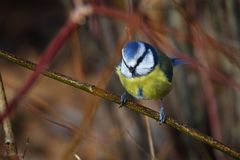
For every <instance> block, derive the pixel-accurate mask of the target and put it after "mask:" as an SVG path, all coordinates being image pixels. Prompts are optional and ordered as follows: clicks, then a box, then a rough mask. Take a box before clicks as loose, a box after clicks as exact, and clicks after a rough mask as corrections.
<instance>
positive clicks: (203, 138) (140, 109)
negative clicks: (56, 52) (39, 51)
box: [0, 51, 240, 159]
mask: <svg viewBox="0 0 240 160" xmlns="http://www.w3.org/2000/svg"><path fill="white" fill-rule="evenodd" d="M0 57H2V58H4V59H7V60H9V61H11V62H13V63H16V64H18V65H20V66H22V67H24V68H27V69H30V70H34V68H35V66H36V64H34V63H32V62H29V61H27V60H24V59H20V58H17V57H15V56H14V55H11V54H8V53H6V52H3V51H0ZM42 74H43V75H45V76H46V77H49V78H51V79H54V80H57V81H59V82H62V83H65V84H67V85H70V86H73V87H74V88H78V89H80V90H83V91H85V92H88V93H90V94H92V95H95V96H98V97H101V98H103V99H105V100H109V101H111V102H114V103H118V104H120V97H119V96H117V95H114V94H111V93H109V92H107V91H105V90H102V89H100V88H98V87H96V86H94V85H92V84H88V83H83V82H80V81H77V80H74V79H72V78H71V77H67V76H65V75H62V74H60V73H55V72H51V71H45V72H43V73H42ZM125 107H126V108H128V109H130V110H132V111H134V112H137V113H139V114H142V115H145V116H148V117H150V118H152V119H155V120H157V121H158V120H159V113H158V112H156V111H154V110H152V109H150V108H147V107H145V106H142V105H140V104H137V103H133V102H127V103H126V105H125ZM165 124H166V125H168V126H170V127H172V128H175V129H177V130H178V131H179V132H181V133H184V134H186V135H187V136H190V137H192V138H194V139H196V140H198V141H200V142H202V143H205V144H207V145H209V146H211V147H213V148H215V149H217V150H220V151H222V152H224V153H226V154H227V155H229V156H231V157H233V158H238V159H240V153H238V152H236V151H234V150H233V149H231V148H229V147H228V146H226V145H225V144H223V143H221V142H219V141H217V140H215V139H213V138H212V137H209V136H207V135H204V134H203V133H200V132H198V131H196V130H194V129H193V128H190V127H188V126H186V125H184V124H180V123H178V122H177V121H175V120H174V119H173V118H171V117H166V121H165Z"/></svg>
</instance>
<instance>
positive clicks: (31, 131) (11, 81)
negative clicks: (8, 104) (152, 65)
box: [0, 0, 240, 160]
mask: <svg viewBox="0 0 240 160" xmlns="http://www.w3.org/2000/svg"><path fill="white" fill-rule="evenodd" d="M89 2H90V1H87V2H86V3H89ZM91 3H95V4H97V5H102V6H105V7H107V8H110V9H113V10H119V11H121V12H122V14H126V15H128V16H129V17H130V16H131V15H133V14H136V15H138V16H139V17H141V18H142V20H143V21H144V22H146V23H147V24H149V25H150V26H151V27H148V28H147V29H148V30H150V31H151V32H152V35H147V33H148V32H144V31H143V29H142V28H140V27H138V25H134V24H131V23H130V22H129V23H126V22H124V21H122V20H120V19H119V18H118V17H117V16H116V17H114V16H112V17H109V16H111V15H107V16H105V15H101V14H99V13H96V14H94V15H92V16H90V17H88V18H86V20H85V22H84V24H82V25H79V26H78V27H77V28H76V29H75V31H74V33H73V34H72V35H71V37H70V38H69V40H68V41H67V42H66V43H65V45H64V46H62V49H61V50H60V51H59V54H58V56H57V57H56V58H55V59H54V62H53V63H51V64H50V69H51V70H53V71H56V72H60V73H62V74H65V75H68V76H70V77H73V78H75V79H78V80H79V81H83V82H87V83H91V84H95V85H96V86H98V87H100V88H104V89H106V90H109V91H111V92H113V93H115V94H118V95H121V94H122V93H123V91H124V90H123V88H122V86H121V84H120V82H119V80H118V78H117V76H116V74H115V73H114V72H115V66H116V65H117V64H118V63H119V61H120V56H121V47H122V45H123V44H124V43H125V42H127V41H128V40H144V41H147V42H149V43H152V44H153V45H155V46H156V47H158V48H160V49H162V50H163V51H164V52H165V53H166V54H167V55H168V56H170V57H171V56H172V57H173V56H177V55H179V56H181V54H185V55H187V56H189V57H191V58H194V59H196V60H197V62H199V63H200V64H202V65H203V66H204V69H201V68H198V66H197V65H196V64H191V65H185V66H181V67H178V68H175V70H174V80H173V83H174V84H173V86H174V87H173V90H172V92H171V93H170V94H169V95H168V96H167V97H166V98H165V100H164V104H165V108H166V112H167V114H168V115H170V116H172V117H174V118H175V119H177V120H178V121H180V122H184V123H187V124H188V125H189V126H191V127H193V128H195V129H197V130H199V131H201V132H203V133H205V134H207V135H210V136H212V137H215V138H216V139H218V140H220V141H221V142H223V143H225V144H227V145H229V146H230V147H232V148H234V149H235V150H237V151H239V150H240V138H239V135H240V119H239V117H240V108H239V107H240V97H239V96H240V94H239V92H240V89H239V83H240V76H239V75H240V74H239V73H240V72H239V71H240V70H239V67H240V55H239V54H240V53H239V43H240V10H239V9H240V1H238V0H228V1H224V0H212V1H207V0H198V1H196V0H190V1H183V0H179V1H173V0H170V1H167V0H161V1H158V0H151V1H147V0H140V1H138V0H132V1H130V0H125V1H119V0H114V1H108V0H95V1H91ZM72 8H73V2H71V1H64V0H62V1H58V0H41V1H31V0H22V1H18V0H8V1H6V0H5V1H4V0H3V1H0V49H1V50H4V51H8V52H10V53H12V54H15V55H17V56H19V57H22V58H26V59H28V60H30V61H33V62H38V59H39V57H40V56H41V52H42V51H43V50H44V49H45V48H46V47H47V45H48V44H49V42H50V41H51V39H52V38H53V37H54V35H56V33H57V31H58V30H59V29H60V28H61V26H63V24H64V22H65V21H66V20H67V18H68V14H69V12H70V10H71V9H72ZM132 22H133V23H134V21H132ZM153 36H155V38H153ZM156 39H157V40H156ZM212 70H214V72H212ZM0 71H1V73H2V76H3V81H4V86H5V90H6V93H7V99H8V100H11V98H12V97H13V96H14V95H15V93H16V91H17V90H18V89H19V88H20V87H21V86H22V85H23V84H24V83H25V81H26V79H27V78H28V76H29V74H30V73H31V71H28V70H26V69H24V68H21V67H19V66H17V65H15V64H13V63H10V62H7V61H6V60H3V59H0ZM215 71H216V72H217V74H215ZM219 74H220V75H221V76H219ZM140 103H142V104H146V105H147V106H149V107H151V108H152V109H155V110H158V108H159V104H158V103H156V102H154V101H143V102H140ZM12 123H13V129H14V135H15V138H16V142H17V148H18V152H19V154H20V155H21V154H23V152H24V148H26V145H25V143H26V142H27V139H28V138H29V140H30V143H29V146H28V151H27V153H26V156H25V158H24V159H31V160H38V159H39V160H40V159H50V160H55V159H56V160H58V159H61V158H62V157H63V155H64V154H65V152H66V149H67V148H69V146H70V145H71V144H72V142H73V141H74V137H76V135H81V137H80V138H79V139H80V141H79V143H78V144H77V147H76V148H75V149H74V150H73V153H74V154H77V155H78V156H79V157H81V159H114V160H115V159H151V155H150V150H149V142H148V138H149V135H148V134H147V129H146V121H145V118H144V117H143V116H141V115H138V114H136V113H133V112H131V111H129V110H127V109H125V108H122V109H119V108H118V105H117V104H113V103H111V102H108V101H105V100H102V99H99V98H97V97H94V96H92V95H89V94H87V93H84V92H82V91H79V90H76V89H74V88H72V87H70V86H67V85H63V84H61V83H59V82H56V81H54V80H51V79H48V78H45V77H43V76H41V77H40V79H39V80H38V82H37V83H36V85H35V86H34V87H33V89H32V90H31V91H30V92H29V93H28V96H27V97H26V98H25V99H24V100H23V101H21V103H20V104H19V107H18V109H17V110H16V111H15V112H14V114H13V115H12ZM150 127H151V134H152V141H153V145H154V151H155V156H156V159H159V160H186V159H190V160H195V159H196V160H198V159H204V160H206V159H231V158H229V157H228V156H225V155H223V154H221V153H220V152H218V151H214V150H212V149H211V148H209V147H207V146H206V145H204V144H201V143H199V142H197V141H196V140H194V139H192V138H190V137H187V136H186V135H183V134H181V133H179V132H177V131H176V130H173V129H171V128H169V127H166V126H164V125H163V126H159V125H158V123H157V122H155V121H153V120H150ZM3 139H4V138H3V132H1V144H3V142H4V141H3ZM2 146H3V145H2ZM4 152H5V149H4V147H1V155H3V154H4ZM74 154H72V158H71V159H77V158H75V157H74Z"/></svg>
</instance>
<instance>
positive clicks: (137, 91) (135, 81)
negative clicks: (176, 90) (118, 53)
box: [116, 41, 185, 121]
mask: <svg viewBox="0 0 240 160" xmlns="http://www.w3.org/2000/svg"><path fill="white" fill-rule="evenodd" d="M183 63H185V62H184V61H183V60H181V59H178V58H174V59H171V58H169V57H168V56H166V55H165V54H164V53H163V52H161V51H160V50H158V49H156V48H154V47H153V46H151V45H150V44H148V43H145V42H142V41H132V42H128V43H127V44H126V45H125V46H124V47H123V49H122V60H121V63H120V64H119V65H118V66H117V68H116V73H117V75H118V76H119V79H120V81H121V83H122V85H123V87H124V88H125V89H126V91H127V92H128V93H129V94H130V95H132V96H133V97H135V98H137V99H162V98H163V97H164V96H166V95H167V94H168V93H169V92H170V91H171V89H172V77H173V67H174V66H175V65H178V64H183ZM125 100H126V99H125V94H123V95H122V97H121V102H122V103H123V102H125ZM160 110H161V112H163V109H160ZM161 112H160V114H161ZM162 114H163V113H162ZM162 116H164V115H162ZM161 118H162V121H163V120H164V118H165V116H164V117H161V115H160V119H161Z"/></svg>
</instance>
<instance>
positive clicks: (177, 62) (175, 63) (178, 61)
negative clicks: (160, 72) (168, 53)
mask: <svg viewBox="0 0 240 160" xmlns="http://www.w3.org/2000/svg"><path fill="white" fill-rule="evenodd" d="M171 62H172V65H173V66H178V65H181V64H188V62H186V61H185V60H183V59H181V58H172V59H171Z"/></svg>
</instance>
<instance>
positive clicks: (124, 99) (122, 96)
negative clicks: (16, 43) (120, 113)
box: [119, 92, 127, 108]
mask: <svg viewBox="0 0 240 160" xmlns="http://www.w3.org/2000/svg"><path fill="white" fill-rule="evenodd" d="M126 103H127V92H124V93H123V94H122V95H121V100H120V106H119V108H121V107H123V105H125V104H126Z"/></svg>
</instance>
